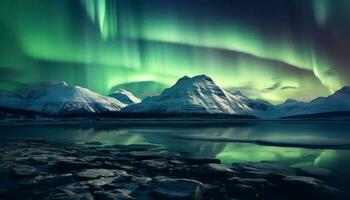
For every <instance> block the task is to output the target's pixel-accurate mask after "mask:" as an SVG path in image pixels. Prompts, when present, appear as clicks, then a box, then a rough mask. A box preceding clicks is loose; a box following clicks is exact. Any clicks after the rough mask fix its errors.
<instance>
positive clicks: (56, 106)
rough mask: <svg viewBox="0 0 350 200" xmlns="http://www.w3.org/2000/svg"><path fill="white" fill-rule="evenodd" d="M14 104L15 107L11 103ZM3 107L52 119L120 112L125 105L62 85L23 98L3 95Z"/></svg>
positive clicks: (35, 91)
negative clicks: (52, 117) (51, 117)
mask: <svg viewBox="0 0 350 200" xmlns="http://www.w3.org/2000/svg"><path fill="white" fill-rule="evenodd" d="M11 101H14V102H15V103H11ZM0 102H2V104H1V105H2V106H4V107H10V108H19V109H25V110H31V111H37V112H41V113H47V114H51V115H71V114H89V113H101V112H108V111H119V110H120V109H121V108H123V107H125V106H126V104H123V103H121V102H120V101H118V100H116V99H114V98H111V97H106V96H102V95H99V94H97V93H94V92H92V91H90V90H88V89H86V88H82V87H78V86H68V85H67V84H66V83H65V82H59V83H57V84H53V85H48V86H44V87H40V88H36V89H33V90H32V91H29V92H28V93H27V94H26V95H25V96H23V97H18V96H14V95H7V96H6V95H3V96H2V97H0Z"/></svg>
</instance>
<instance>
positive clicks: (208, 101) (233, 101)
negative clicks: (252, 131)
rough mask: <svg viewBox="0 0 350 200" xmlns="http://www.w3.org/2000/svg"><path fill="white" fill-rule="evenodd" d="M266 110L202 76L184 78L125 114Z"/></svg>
mask: <svg viewBox="0 0 350 200" xmlns="http://www.w3.org/2000/svg"><path fill="white" fill-rule="evenodd" d="M265 106H266V105H265V103H263V102H254V101H253V100H250V99H249V98H247V97H246V96H244V95H242V94H240V93H236V94H230V93H228V92H226V91H225V90H223V89H221V88H220V87H219V86H217V85H216V84H215V83H214V81H213V80H212V79H211V78H210V77H208V76H205V75H199V76H194V77H192V78H190V77H188V76H184V77H182V78H181V79H179V80H178V81H177V82H176V83H175V85H173V86H172V87H170V88H168V89H165V90H164V91H163V92H162V93H161V94H160V95H159V96H153V97H148V98H146V99H144V100H143V101H142V102H141V103H138V104H134V105H130V106H127V107H125V108H124V109H122V112H131V113H208V114H232V115H254V111H255V109H257V110H259V109H265Z"/></svg>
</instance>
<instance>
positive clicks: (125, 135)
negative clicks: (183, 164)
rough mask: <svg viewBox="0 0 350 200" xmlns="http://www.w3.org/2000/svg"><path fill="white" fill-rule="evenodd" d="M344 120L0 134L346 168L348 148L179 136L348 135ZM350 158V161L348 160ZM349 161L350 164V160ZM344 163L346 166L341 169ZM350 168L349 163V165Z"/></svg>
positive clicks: (297, 138)
mask: <svg viewBox="0 0 350 200" xmlns="http://www.w3.org/2000/svg"><path fill="white" fill-rule="evenodd" d="M349 127H350V125H348V124H347V123H346V122H328V123H324V122H322V123H319V122H312V123H311V122H307V123H303V122H257V123H253V122H250V123H238V122H237V123H232V124H229V125H227V124H225V125H221V124H218V123H217V124H199V125H196V124H182V125H181V124H176V125H169V124H161V125H157V126H155V125H145V124H139V125H135V124H134V125H132V126H128V125H120V124H119V125H113V124H95V125H93V124H91V125H47V126H42V125H41V126H33V125H26V126H3V127H1V128H0V130H1V134H0V137H23V138H45V139H51V140H58V141H69V142H78V143H84V142H93V141H100V142H102V143H104V144H105V145H113V144H158V145H161V146H164V147H165V148H166V149H167V150H168V151H174V152H188V153H190V154H192V155H194V156H205V157H217V158H219V159H221V160H222V161H223V162H224V163H233V162H246V161H252V162H258V161H266V160H268V161H281V162H284V163H286V164H288V165H292V166H301V165H316V166H322V167H327V168H332V169H335V170H338V171H341V170H343V171H344V168H343V167H339V166H344V160H345V161H350V154H349V151H348V150H332V149H308V148H292V147H276V146H261V145H256V144H244V143H231V142H220V141H201V140H195V139H192V140H191V139H187V140H183V139H180V138H181V137H179V136H187V137H188V136H194V137H198V136H199V137H201V138H229V139H237V140H268V141H286V142H294V143H298V142H301V143H302V142H304V143H322V142H325V141H328V142H329V141H333V143H337V142H338V141H342V142H344V141H349V140H350V134H348V131H347V130H350V129H349ZM347 163H350V162H347ZM348 165H349V164H348ZM339 168H342V169H339ZM347 169H349V168H347Z"/></svg>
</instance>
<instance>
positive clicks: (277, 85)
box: [264, 82, 282, 92]
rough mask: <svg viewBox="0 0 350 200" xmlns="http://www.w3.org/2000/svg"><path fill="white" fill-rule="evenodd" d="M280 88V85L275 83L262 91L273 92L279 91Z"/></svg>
mask: <svg viewBox="0 0 350 200" xmlns="http://www.w3.org/2000/svg"><path fill="white" fill-rule="evenodd" d="M281 87H282V83H281V82H276V83H275V84H273V85H272V86H270V87H267V88H265V89H264V91H267V92H269V91H274V90H277V89H280V88H281Z"/></svg>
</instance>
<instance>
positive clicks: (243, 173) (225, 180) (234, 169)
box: [0, 139, 347, 200]
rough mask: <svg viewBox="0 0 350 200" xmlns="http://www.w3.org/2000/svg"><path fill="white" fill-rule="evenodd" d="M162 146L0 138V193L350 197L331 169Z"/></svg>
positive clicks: (182, 199)
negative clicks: (229, 161)
mask: <svg viewBox="0 0 350 200" xmlns="http://www.w3.org/2000/svg"><path fill="white" fill-rule="evenodd" d="M220 163H221V161H220V160H218V159H215V158H198V157H191V155H189V154H188V153H186V152H167V151H166V150H165V149H163V148H162V147H161V146H157V145H114V146H103V145H102V144H101V143H99V142H92V143H86V144H80V145H78V144H70V143H58V142H53V141H46V140H29V139H6V140H1V141H0V199H6V200H11V199H33V200H34V199H35V200H37V199H65V200H68V199H77V200H93V199H95V200H124V199H126V200H128V199H141V200H142V199H151V200H187V199H188V200H192V199H193V200H214V199H218V200H233V199H236V200H250V199H268V200H271V199H272V200H273V199H276V200H277V199H278V200H280V199H347V194H346V193H344V192H343V191H341V190H339V189H336V188H334V187H331V186H329V185H327V183H328V182H327V180H329V179H332V178H334V177H333V176H332V173H331V172H330V171H328V170H326V169H320V168H314V167H307V168H306V167H305V168H290V167H286V166H283V165H280V164H278V163H276V162H259V163H241V164H234V165H232V166H227V165H223V164H220Z"/></svg>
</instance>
